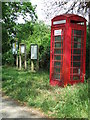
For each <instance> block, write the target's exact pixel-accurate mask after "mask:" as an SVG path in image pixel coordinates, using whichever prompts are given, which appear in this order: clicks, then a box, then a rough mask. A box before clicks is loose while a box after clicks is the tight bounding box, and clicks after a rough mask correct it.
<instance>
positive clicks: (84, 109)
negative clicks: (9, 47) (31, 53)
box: [2, 67, 89, 118]
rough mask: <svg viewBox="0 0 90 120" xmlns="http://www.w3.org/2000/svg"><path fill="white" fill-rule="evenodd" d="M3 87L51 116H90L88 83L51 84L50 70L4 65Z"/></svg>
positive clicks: (13, 96) (12, 95) (12, 94)
mask: <svg viewBox="0 0 90 120" xmlns="http://www.w3.org/2000/svg"><path fill="white" fill-rule="evenodd" d="M2 88H3V91H4V92H5V93H6V94H7V95H9V96H10V97H11V98H13V99H15V100H20V101H21V102H22V103H23V102H26V103H27V105H28V106H33V107H36V108H40V109H41V110H42V111H44V112H45V114H47V115H48V116H50V117H56V118H58V117H61V118H64V117H65V118H66V117H70V118H75V117H77V118H87V117H88V101H89V99H88V84H87V83H86V82H85V83H84V84H82V83H80V84H77V85H73V86H67V87H66V88H61V87H57V86H56V87H51V86H50V85H49V73H48V72H47V71H38V72H35V73H32V72H31V71H24V70H22V71H19V70H17V69H16V68H10V67H9V68H8V67H3V69H2Z"/></svg>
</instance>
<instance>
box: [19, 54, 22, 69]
mask: <svg viewBox="0 0 90 120" xmlns="http://www.w3.org/2000/svg"><path fill="white" fill-rule="evenodd" d="M21 68H22V61H21V54H20V55H19V69H20V70H21Z"/></svg>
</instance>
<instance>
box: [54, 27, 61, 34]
mask: <svg viewBox="0 0 90 120" xmlns="http://www.w3.org/2000/svg"><path fill="white" fill-rule="evenodd" d="M61 33H62V29H59V30H54V36H57V35H61Z"/></svg>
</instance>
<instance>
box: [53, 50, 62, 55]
mask: <svg viewBox="0 0 90 120" xmlns="http://www.w3.org/2000/svg"><path fill="white" fill-rule="evenodd" d="M62 52H63V50H62ZM54 53H55V54H61V50H54Z"/></svg>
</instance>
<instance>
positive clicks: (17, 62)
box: [16, 55, 18, 68]
mask: <svg viewBox="0 0 90 120" xmlns="http://www.w3.org/2000/svg"><path fill="white" fill-rule="evenodd" d="M16 66H17V68H18V55H16Z"/></svg>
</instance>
